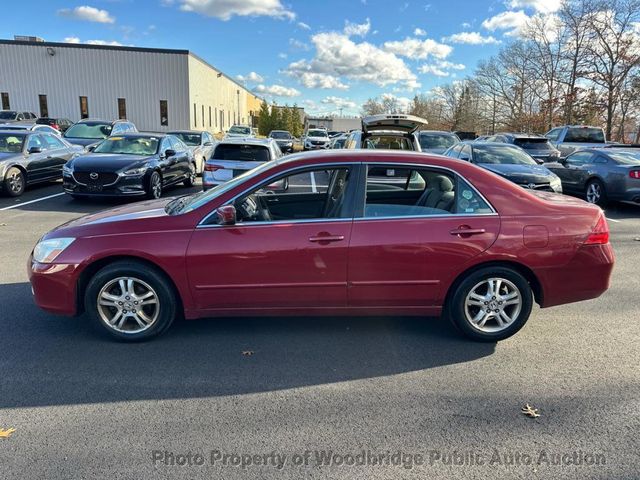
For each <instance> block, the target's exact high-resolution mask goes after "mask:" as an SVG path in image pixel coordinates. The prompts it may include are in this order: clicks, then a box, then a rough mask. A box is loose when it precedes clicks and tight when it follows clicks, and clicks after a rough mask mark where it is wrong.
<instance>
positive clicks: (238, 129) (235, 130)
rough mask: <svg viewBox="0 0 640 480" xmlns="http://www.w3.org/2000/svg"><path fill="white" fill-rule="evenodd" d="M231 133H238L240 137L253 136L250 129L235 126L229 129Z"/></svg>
mask: <svg viewBox="0 0 640 480" xmlns="http://www.w3.org/2000/svg"><path fill="white" fill-rule="evenodd" d="M229 133H238V134H240V135H249V134H251V129H250V128H249V127H238V126H237V125H234V126H233V127H231V128H230V129H229Z"/></svg>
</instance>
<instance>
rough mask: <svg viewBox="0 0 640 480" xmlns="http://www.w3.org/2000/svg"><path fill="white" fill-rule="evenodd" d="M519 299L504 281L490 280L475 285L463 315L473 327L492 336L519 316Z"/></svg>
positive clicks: (517, 293) (497, 278)
mask: <svg viewBox="0 0 640 480" xmlns="http://www.w3.org/2000/svg"><path fill="white" fill-rule="evenodd" d="M521 308H522V297H521V295H520V290H519V289H518V287H517V286H516V285H515V284H514V283H513V282H511V281H510V280H507V279H506V278H499V277H495V278H494V277H490V278H487V279H485V280H482V281H480V282H478V284H476V285H475V286H474V287H473V288H472V289H471V290H470V291H469V293H468V294H467V297H466V299H465V303H464V313H465V317H466V319H467V321H468V322H469V323H470V324H471V326H473V327H474V328H476V329H478V330H480V331H483V332H487V333H494V332H499V331H501V330H504V329H505V328H507V327H509V326H510V325H511V324H512V323H513V322H514V321H515V320H516V319H517V318H518V316H519V315H520V310H521Z"/></svg>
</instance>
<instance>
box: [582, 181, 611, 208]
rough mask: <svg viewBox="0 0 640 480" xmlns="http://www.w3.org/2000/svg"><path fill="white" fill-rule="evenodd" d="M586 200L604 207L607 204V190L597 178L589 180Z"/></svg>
mask: <svg viewBox="0 0 640 480" xmlns="http://www.w3.org/2000/svg"><path fill="white" fill-rule="evenodd" d="M586 197H587V202H589V203H593V204H595V205H599V206H601V207H604V206H606V205H607V192H606V190H605V187H604V183H602V182H601V181H600V180H598V179H597V178H594V179H593V180H590V181H589V183H587V188H586Z"/></svg>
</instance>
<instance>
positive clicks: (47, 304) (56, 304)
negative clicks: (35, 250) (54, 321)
mask: <svg viewBox="0 0 640 480" xmlns="http://www.w3.org/2000/svg"><path fill="white" fill-rule="evenodd" d="M27 271H28V275H29V281H30V282H31V290H32V292H33V298H34V300H35V303H36V305H37V306H38V307H40V308H41V309H43V310H45V311H47V312H50V313H54V314H56V315H66V316H74V315H76V314H77V313H78V305H77V301H76V300H77V279H78V275H79V265H75V264H63V263H50V264H44V263H38V262H36V261H34V260H33V258H32V257H29V261H28V264H27Z"/></svg>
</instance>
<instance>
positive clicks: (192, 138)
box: [171, 133, 200, 147]
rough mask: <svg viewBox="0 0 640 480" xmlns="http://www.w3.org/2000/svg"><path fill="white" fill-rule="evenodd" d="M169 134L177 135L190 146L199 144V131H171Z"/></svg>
mask: <svg viewBox="0 0 640 480" xmlns="http://www.w3.org/2000/svg"><path fill="white" fill-rule="evenodd" d="M171 135H174V136H176V137H178V138H179V139H180V140H182V141H183V142H184V143H186V144H187V145H189V146H190V147H193V146H196V145H200V134H199V133H172V134H171Z"/></svg>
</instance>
